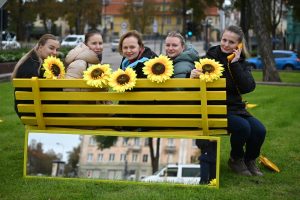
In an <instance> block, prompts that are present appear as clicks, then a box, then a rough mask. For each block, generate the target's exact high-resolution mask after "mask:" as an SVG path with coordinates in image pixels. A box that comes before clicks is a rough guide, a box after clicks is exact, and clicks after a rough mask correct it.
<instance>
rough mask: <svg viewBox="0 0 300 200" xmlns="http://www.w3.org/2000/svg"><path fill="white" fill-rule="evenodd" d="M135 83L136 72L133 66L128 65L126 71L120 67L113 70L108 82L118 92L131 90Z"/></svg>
mask: <svg viewBox="0 0 300 200" xmlns="http://www.w3.org/2000/svg"><path fill="white" fill-rule="evenodd" d="M135 83H136V73H135V71H133V69H132V68H130V67H128V68H126V70H125V71H123V70H122V69H118V70H117V71H115V72H113V73H112V75H111V76H110V79H109V83H108V84H109V85H110V87H112V89H113V90H115V91H117V92H125V90H131V89H132V88H133V87H134V86H135Z"/></svg>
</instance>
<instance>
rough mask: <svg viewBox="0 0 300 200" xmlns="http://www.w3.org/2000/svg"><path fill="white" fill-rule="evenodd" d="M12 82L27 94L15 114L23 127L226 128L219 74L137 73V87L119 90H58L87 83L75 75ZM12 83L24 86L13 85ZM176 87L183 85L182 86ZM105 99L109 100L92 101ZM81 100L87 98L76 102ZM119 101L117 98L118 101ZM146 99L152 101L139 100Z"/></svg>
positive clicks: (186, 131)
mask: <svg viewBox="0 0 300 200" xmlns="http://www.w3.org/2000/svg"><path fill="white" fill-rule="evenodd" d="M13 85H14V87H15V88H16V92H15V97H16V99H17V100H31V101H28V103H25V104H24V103H22V104H18V105H17V107H18V111H19V112H20V113H22V114H23V115H28V116H22V117H21V121H22V122H23V123H24V124H25V125H27V129H38V130H50V129H63V128H67V129H70V130H72V129H74V130H75V129H76V130H77V131H78V129H80V128H81V129H83V130H84V129H85V128H86V127H94V128H95V129H93V130H92V131H94V132H97V131H101V132H102V133H103V131H107V132H110V134H111V133H112V132H116V131H119V130H115V129H111V128H112V127H123V128H124V129H125V130H128V129H130V127H148V128H147V130H149V129H153V130H150V131H152V132H153V135H160V134H163V135H191V136H202V135H204V136H210V135H221V134H227V130H226V127H227V118H226V112H227V111H226V105H225V100H226V92H225V85H226V81H225V79H219V80H217V81H215V82H213V83H205V82H202V81H200V80H199V79H170V80H167V81H166V82H165V83H161V84H157V83H152V82H151V81H149V80H147V79H138V80H137V83H136V86H135V87H134V88H137V90H135V89H134V90H133V91H128V92H124V93H116V92H113V91H109V92H101V91H86V90H82V91H76V92H71V91H63V89H65V88H91V87H90V86H88V85H87V84H86V83H85V81H84V80H78V79H77V80H47V79H38V78H36V77H34V78H32V79H14V80H13ZM18 88H20V89H21V90H27V91H18ZM140 88H142V89H140ZM178 88H184V91H182V90H180V91H179V90H178ZM51 90H52V91H51ZM107 100H109V101H112V102H113V104H96V103H94V102H96V101H107ZM72 101H73V103H72ZM87 101H90V103H89V104H84V103H82V104H76V102H87ZM119 101H120V102H122V103H121V104H118V102H119ZM153 101H155V103H153ZM208 101H209V102H208ZM130 102H131V103H130ZM147 102H152V104H148V105H145V104H146V103H147ZM200 102H201V103H200ZM137 131H138V130H137ZM129 132H132V131H129ZM133 132H134V131H133ZM140 134H141V133H140Z"/></svg>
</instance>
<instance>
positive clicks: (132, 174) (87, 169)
mask: <svg viewBox="0 0 300 200" xmlns="http://www.w3.org/2000/svg"><path fill="white" fill-rule="evenodd" d="M152 139H153V146H154V147H155V146H156V144H157V138H152ZM154 149H155V148H154ZM155 153H156V152H155ZM159 155H160V158H159V169H160V168H162V167H164V166H166V165H167V164H174V163H178V164H190V163H198V157H199V155H200V151H199V149H198V148H197V146H196V144H195V140H192V139H174V138H161V139H160V148H159ZM152 174H153V173H152V165H151V155H150V150H149V138H139V137H136V138H125V137H118V139H117V141H116V143H115V144H114V145H113V146H112V147H110V148H106V149H99V148H98V143H97V142H96V140H95V137H94V136H91V135H84V136H83V137H82V141H81V152H80V158H79V173H78V176H79V177H80V178H94V179H110V180H140V179H142V178H143V177H146V176H149V175H152Z"/></svg>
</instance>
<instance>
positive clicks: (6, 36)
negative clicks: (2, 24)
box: [1, 31, 21, 49]
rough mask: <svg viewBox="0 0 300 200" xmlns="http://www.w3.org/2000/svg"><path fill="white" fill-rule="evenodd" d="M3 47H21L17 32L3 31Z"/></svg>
mask: <svg viewBox="0 0 300 200" xmlns="http://www.w3.org/2000/svg"><path fill="white" fill-rule="evenodd" d="M1 45H2V49H18V48H21V45H20V43H19V42H17V38H16V34H14V33H11V32H6V31H3V32H2V42H1Z"/></svg>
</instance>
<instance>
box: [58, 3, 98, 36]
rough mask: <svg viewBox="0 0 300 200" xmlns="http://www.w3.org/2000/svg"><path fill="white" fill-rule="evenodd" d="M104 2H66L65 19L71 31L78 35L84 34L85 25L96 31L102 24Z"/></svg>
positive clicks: (64, 5) (64, 4)
mask: <svg viewBox="0 0 300 200" xmlns="http://www.w3.org/2000/svg"><path fill="white" fill-rule="evenodd" d="M102 3H103V1H100V0H64V2H63V7H64V17H65V19H66V20H67V21H68V24H69V26H70V29H71V30H72V29H75V33H76V34H83V33H84V27H85V24H88V25H89V26H90V28H91V29H96V28H97V25H98V24H101V10H102Z"/></svg>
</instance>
